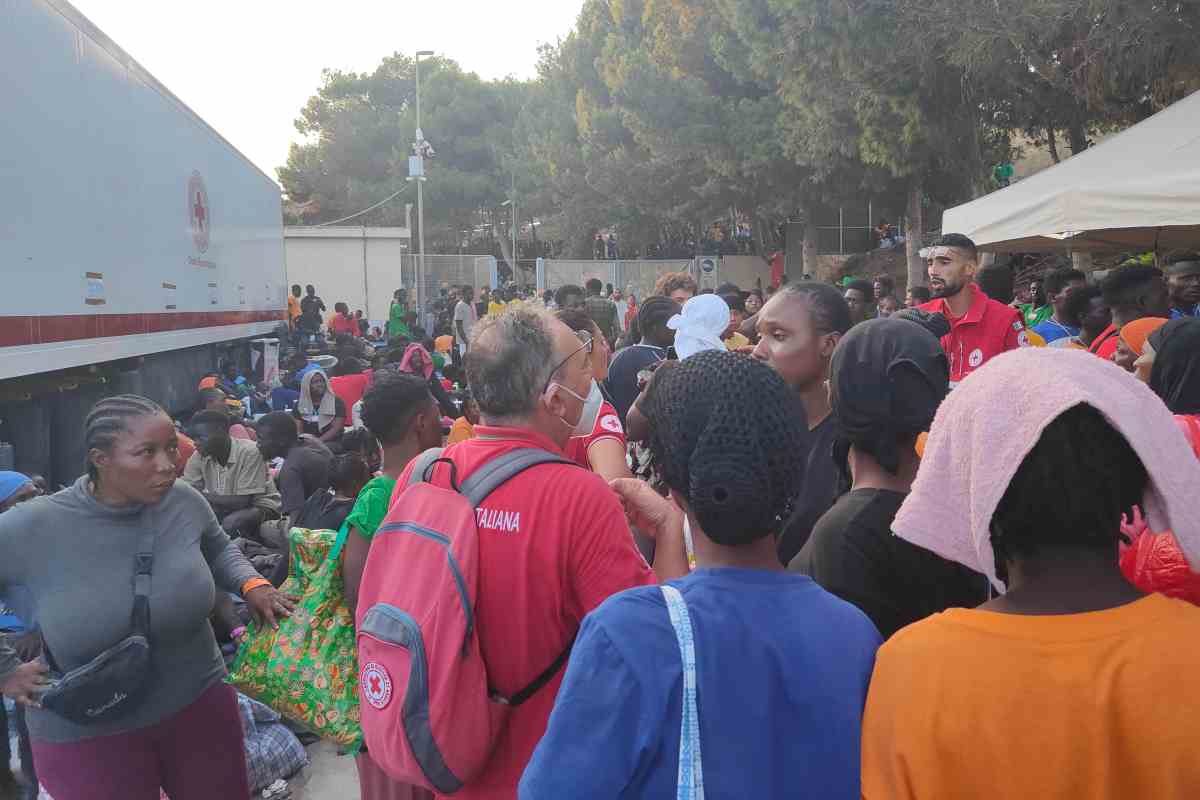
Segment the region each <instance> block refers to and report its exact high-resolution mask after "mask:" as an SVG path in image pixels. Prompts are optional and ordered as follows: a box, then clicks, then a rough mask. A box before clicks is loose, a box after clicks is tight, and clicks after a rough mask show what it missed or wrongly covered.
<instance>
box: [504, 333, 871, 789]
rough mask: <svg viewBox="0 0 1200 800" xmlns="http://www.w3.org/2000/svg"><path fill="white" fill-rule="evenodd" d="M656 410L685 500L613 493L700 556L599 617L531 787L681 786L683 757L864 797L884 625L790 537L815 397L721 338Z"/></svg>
mask: <svg viewBox="0 0 1200 800" xmlns="http://www.w3.org/2000/svg"><path fill="white" fill-rule="evenodd" d="M646 405H647V408H645V409H644V410H645V411H646V413H647V414H648V416H649V418H650V422H651V433H650V447H651V449H652V450H653V451H654V456H655V459H656V460H657V461H658V462H659V464H660V465H661V469H662V474H663V478H664V480H665V481H666V483H667V485H668V486H669V487H670V492H671V498H670V499H669V500H667V499H664V498H662V497H660V496H658V495H657V494H655V493H654V492H653V491H652V490H651V489H650V488H648V487H647V486H646V485H645V484H643V483H641V482H639V481H636V480H633V479H626V480H618V481H614V488H615V489H616V490H617V491H618V493H619V494H621V496H622V501H623V502H624V505H625V508H626V512H627V514H628V515H629V516H630V519H631V521H632V522H633V523H634V524H635V525H637V526H638V527H639V528H642V529H643V530H647V531H653V532H655V533H658V534H659V535H660V536H666V535H671V534H670V533H669V532H672V533H673V535H674V536H675V537H678V535H679V529H680V528H682V529H683V533H684V536H685V537H686V536H687V535H688V534H690V538H691V539H692V540H693V542H694V544H695V551H696V557H697V561H698V569H696V570H695V571H694V572H692V573H691V574H690V575H688V576H687V577H685V578H682V579H680V580H677V581H672V582H671V583H669V584H667V585H666V586H664V587H643V588H637V589H631V590H628V591H625V592H621V593H620V594H617V595H615V596H614V597H612V598H610V599H609V600H608V601H607V602H605V603H604V604H603V605H601V606H600V607H599V608H598V609H596V610H595V611H594V612H593V613H591V614H589V615H588V616H587V617H586V618H585V619H584V622H583V625H582V627H581V628H580V631H579V636H578V639H577V640H576V642H575V647H574V649H573V651H572V653H571V660H570V662H569V665H568V667H567V673H566V676H565V678H564V680H563V684H562V687H561V689H560V690H559V693H558V697H557V700H556V702H555V707H554V712H553V714H552V715H551V717H550V723H549V726H548V728H547V730H546V735H545V736H544V737H543V739H542V740H541V743H540V744H539V745H538V748H537V750H536V752H535V753H534V756H533V759H532V761H531V762H530V764H529V767H528V768H527V769H526V771H525V774H524V777H523V779H522V781H521V787H520V797H521V798H522V800H542V799H543V798H547V799H548V798H560V797H571V798H583V799H584V800H590V799H591V798H596V800H599V798H606V800H611V798H616V797H647V798H650V797H654V798H659V797H674V796H676V788H677V780H680V778H681V775H682V774H683V773H682V772H681V770H680V763H679V758H680V753H681V752H686V753H687V754H689V755H691V756H692V758H691V762H692V763H691V764H690V767H691V769H689V770H686V772H687V773H688V774H696V773H697V772H702V773H704V775H703V783H704V786H705V793H706V794H708V795H709V796H712V797H763V798H766V797H820V798H834V799H838V798H844V799H845V800H857V799H858V798H859V770H860V763H859V739H860V727H861V717H862V708H863V703H864V701H865V698H866V692H867V682H868V680H869V678H870V672H871V669H872V666H873V664H874V658H875V650H876V648H877V647H878V646H879V642H880V638H879V634H878V632H877V631H876V630H875V627H874V626H873V625H872V624H871V622H870V620H869V619H867V618H866V616H864V615H863V613H862V612H860V611H859V610H858V609H856V608H854V607H853V606H851V605H850V604H849V603H846V602H844V601H842V600H839V599H837V598H836V597H834V596H833V595H831V594H829V593H827V592H826V591H825V590H824V589H822V588H821V587H819V586H817V585H816V584H815V583H813V582H812V580H811V579H809V578H807V577H804V576H802V575H793V574H789V573H788V572H786V571H785V570H784V568H783V567H782V566H781V565H780V563H779V559H778V556H777V554H776V549H775V541H774V534H775V533H776V531H778V529H779V527H780V526H781V525H782V524H783V520H784V519H786V517H787V515H788V511H789V509H790V506H791V504H792V501H793V499H794V498H795V497H796V495H797V493H798V491H799V490H800V487H801V485H802V483H803V480H804V465H805V461H806V459H807V456H808V438H809V436H808V428H807V425H806V423H805V414H804V407H803V405H802V404H801V402H800V400H799V398H797V397H796V395H795V393H794V392H792V391H791V390H790V389H789V388H788V386H787V385H786V384H785V383H784V381H783V379H782V378H781V377H780V376H779V375H778V374H776V372H775V371H774V370H772V369H771V368H770V367H768V366H766V365H765V364H762V363H759V362H757V361H755V360H754V359H752V358H749V357H748V356H745V355H739V354H736V353H730V352H725V351H717V350H713V351H706V352H702V353H698V354H696V355H693V356H692V357H690V358H688V359H686V360H684V361H680V362H678V363H677V364H676V365H674V366H673V367H672V368H671V370H670V372H669V373H666V374H664V375H663V380H662V381H661V385H658V386H656V388H655V392H654V393H653V395H652V397H651V398H650V399H649V401H648V402H647V404H646ZM684 619H686V622H683V621H682V620H684ZM677 626H679V627H677ZM677 631H683V632H679V633H677ZM687 632H690V635H688V633H687ZM684 653H686V654H687V655H686V656H685V655H681V654H684ZM685 658H686V661H687V665H686V666H685ZM693 691H694V703H693V701H692V700H691V699H685V698H692V697H693ZM696 706H698V710H697V708H696ZM685 711H686V712H687V717H686V723H685V716H684V714H685ZM681 739H682V742H683V743H686V744H687V745H688V747H687V748H686V750H684V749H683V748H682V747H681ZM684 766H685V767H687V766H689V765H687V764H685V765H684Z"/></svg>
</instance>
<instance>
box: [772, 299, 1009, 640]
mask: <svg viewBox="0 0 1200 800" xmlns="http://www.w3.org/2000/svg"><path fill="white" fill-rule="evenodd" d="M949 382H950V365H949V362H948V360H947V359H946V354H945V351H944V350H942V346H941V344H940V342H939V341H938V339H937V337H936V336H935V335H934V334H932V333H930V332H929V331H928V330H926V329H925V328H924V327H922V326H921V325H920V324H918V323H915V322H910V321H908V320H905V319H874V320H868V321H866V322H862V323H859V324H858V325H856V326H855V327H854V328H851V329H850V332H849V333H847V334H846V335H845V336H843V337H842V339H841V341H840V342H838V346H837V349H836V350H834V353H833V362H832V371H831V375H830V403H831V407H832V415H833V420H834V423H835V425H836V427H837V431H838V432H837V440H836V444H835V445H834V460H835V461H836V462H838V463H839V464H841V465H842V467H843V469H844V470H847V471H848V472H849V476H850V481H851V489H850V491H849V492H848V493H847V494H844V495H842V496H841V497H839V498H838V500H837V502H836V503H834V505H833V507H832V508H830V509H829V511H827V512H825V514H824V515H823V516H822V517H821V519H820V520H819V521H818V522H817V524H816V525H815V526H814V527H813V532H812V536H811V537H809V539H808V541H807V542H805V544H804V547H803V548H801V550H800V553H799V554H798V555H797V556H796V557H795V558H794V559H792V561H791V563H790V564H789V569H791V571H793V572H799V573H802V574H805V575H808V576H809V577H811V578H812V579H813V580H815V581H816V582H817V583H819V584H820V585H821V586H822V587H823V588H825V589H826V590H827V591H830V592H832V593H833V594H835V595H837V596H838V597H840V598H842V599H843V600H846V601H847V602H850V603H853V604H854V605H856V606H858V608H859V609H861V610H862V611H863V612H864V613H865V614H866V615H867V616H868V617H870V618H871V621H872V622H874V623H875V626H876V627H877V628H878V629H879V632H880V634H882V635H883V637H884V638H887V637H890V636H891V635H892V634H894V633H895V632H896V631H897V630H899V629H900V628H902V627H904V626H905V625H909V624H911V623H913V622H916V621H917V620H920V619H924V618H925V617H927V616H929V615H930V614H936V613H937V612H939V611H943V610H945V609H946V608H950V607H954V606H966V607H972V606H975V605H978V604H979V603H981V602H983V601H984V600H986V599H987V583H986V581H985V580H984V578H983V577H982V576H981V575H979V574H978V573H976V572H973V571H971V570H969V569H966V568H964V567H962V566H960V565H958V564H954V563H952V562H949V561H946V560H945V559H943V558H941V557H939V556H936V555H934V554H933V553H931V552H929V551H928V550H925V549H923V548H921V547H917V546H916V545H914V544H911V543H909V542H906V541H904V540H903V539H899V538H897V537H895V536H893V535H892V532H891V527H892V520H893V519H894V518H895V516H896V512H897V511H899V509H900V506H901V504H902V503H903V502H904V498H905V497H906V496H907V495H908V492H909V490H910V489H911V487H912V482H913V479H914V478H915V477H916V474H917V468H918V466H919V465H920V458H919V457H918V456H917V453H916V449H915V444H916V440H917V437H918V436H919V435H921V434H922V433H923V432H925V431H927V430H928V429H929V426H930V425H931V424H932V422H933V417H934V414H935V413H936V412H937V408H938V405H939V404H941V402H942V400H943V399H944V398H945V396H946V393H947V391H948V387H949Z"/></svg>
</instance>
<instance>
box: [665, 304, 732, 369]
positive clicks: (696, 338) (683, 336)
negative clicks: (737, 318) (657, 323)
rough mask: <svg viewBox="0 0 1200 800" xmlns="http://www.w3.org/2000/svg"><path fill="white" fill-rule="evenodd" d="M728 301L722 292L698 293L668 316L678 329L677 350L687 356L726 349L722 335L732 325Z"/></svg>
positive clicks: (671, 323)
mask: <svg viewBox="0 0 1200 800" xmlns="http://www.w3.org/2000/svg"><path fill="white" fill-rule="evenodd" d="M729 319H730V313H729V305H728V304H727V303H726V302H725V300H723V299H722V298H721V297H720V295H715V294H698V295H696V296H695V297H693V298H691V299H690V300H688V301H687V302H686V303H684V304H683V310H682V311H681V312H680V313H678V314H676V315H675V316H673V317H671V318H670V319H669V320H667V327H668V328H670V329H671V330H673V331H675V352H676V353H677V354H678V355H679V358H680V359H681V360H682V359H685V358H687V357H688V356H693V355H695V354H696V353H702V352H704V351H705V350H724V349H725V342H724V341H722V339H721V336H722V334H724V333H725V329H726V328H728V327H729Z"/></svg>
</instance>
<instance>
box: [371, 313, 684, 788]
mask: <svg viewBox="0 0 1200 800" xmlns="http://www.w3.org/2000/svg"><path fill="white" fill-rule="evenodd" d="M586 347H587V345H586V343H584V342H581V341H580V339H579V337H577V336H576V335H575V333H574V331H572V330H571V329H570V328H568V327H567V326H566V325H564V324H563V323H561V322H559V321H558V320H557V319H555V318H554V317H553V316H552V315H550V314H548V313H547V312H545V311H543V310H541V309H536V308H534V307H531V306H524V307H521V308H516V309H512V310H509V311H507V312H506V313H504V314H501V315H499V316H496V317H488V318H486V319H484V320H481V321H480V322H479V325H478V327H477V328H476V330H475V331H474V335H473V336H472V338H471V342H470V348H469V350H468V351H467V356H466V370H467V381H468V383H469V384H470V387H471V393H472V394H473V395H474V396H475V399H476V401H477V402H478V403H479V410H480V413H481V415H482V423H481V424H480V425H479V426H477V428H476V432H477V434H478V435H477V436H476V437H475V438H474V439H470V440H468V441H466V442H462V443H461V444H456V445H454V446H453V447H449V448H447V449H446V450H445V452H444V453H443V454H442V457H443V458H444V459H448V460H449V461H450V462H452V463H453V464H454V465H455V471H456V474H457V476H458V479H459V481H464V480H467V479H469V478H470V477H471V475H473V474H474V473H475V472H476V470H478V469H479V468H481V467H483V466H484V465H486V464H488V463H490V462H492V461H494V460H495V459H496V458H498V457H500V456H502V455H504V454H506V453H509V452H512V451H514V450H520V449H527V448H536V449H540V450H545V451H547V452H550V453H553V454H558V455H562V453H563V448H564V447H565V446H566V444H567V441H568V440H569V439H570V437H571V432H572V431H573V430H575V428H576V426H577V425H578V424H579V421H580V418H581V417H582V416H583V413H584V405H585V401H584V400H581V399H580V398H586V397H587V394H588V391H589V390H588V387H589V385H590V384H591V382H592V380H593V377H592V373H591V369H590V365H589V362H588V358H587V355H586V353H585V350H586ZM385 463H386V459H385ZM443 466H444V465H443ZM411 470H412V465H411V464H410V465H409V467H408V468H407V469H406V470H405V473H404V474H402V475H401V476H400V479H399V480H398V481H397V495H398V497H394V498H393V503H392V508H393V509H397V508H400V507H401V505H400V504H402V503H403V494H401V492H402V490H403V488H404V487H406V486H407V484H408V480H409V477H410V476H409V474H408V473H409V472H411ZM432 479H433V480H434V482H435V483H438V484H439V485H445V482H448V481H449V470H448V469H438V470H435V471H434V474H433V476H432ZM476 517H477V520H478V523H479V525H478V527H479V535H478V547H479V561H478V564H479V573H478V581H479V583H478V598H479V602H478V605H477V606H476V612H477V623H476V624H477V626H478V630H479V637H480V646H481V649H482V654H483V658H484V661H485V662H486V664H487V669H488V679H489V683H490V684H491V685H492V686H493V687H495V691H496V692H498V693H500V694H502V695H506V696H507V695H511V694H512V693H513V692H515V691H517V690H518V689H519V688H520V687H522V686H525V685H526V684H528V683H529V681H530V678H531V676H536V675H538V674H539V673H541V672H542V671H544V670H545V669H546V665H547V664H553V663H554V662H555V659H557V658H559V656H561V655H562V653H563V652H564V650H566V649H567V648H568V647H570V644H571V642H572V641H573V640H574V638H575V635H576V633H577V632H578V628H579V624H580V622H581V621H582V620H583V617H584V616H585V615H586V614H587V613H588V612H590V611H591V610H592V609H594V608H596V607H597V606H599V605H600V603H602V602H603V601H604V600H605V599H607V598H608V597H610V596H611V595H613V594H615V593H616V592H619V591H621V590H623V589H628V588H631V587H633V586H641V585H648V584H651V583H654V582H655V572H654V571H651V569H650V567H649V566H648V565H647V564H646V561H645V560H644V559H643V558H642V556H641V555H640V554H639V553H638V551H637V549H636V548H635V547H634V543H633V536H632V534H631V532H630V530H629V525H628V523H627V522H626V520H625V515H624V514H623V513H622V507H621V502H620V501H619V500H618V497H617V494H616V493H615V492H614V491H613V490H612V489H611V488H610V487H609V486H608V485H607V484H606V483H605V482H604V480H603V479H602V478H600V477H599V476H597V475H595V474H593V473H591V472H589V471H588V470H585V469H582V468H580V467H579V466H577V465H575V464H554V463H552V464H542V465H539V466H537V467H534V468H532V469H528V470H526V471H524V472H522V473H520V474H518V475H516V476H515V477H514V478H512V479H511V480H509V481H508V482H506V483H505V484H503V485H502V486H500V487H499V488H498V489H496V490H495V491H494V492H492V494H491V495H489V496H488V498H487V499H486V500H485V501H484V502H483V505H481V506H480V507H479V508H478V509H477V512H476ZM378 552H379V551H378V550H377V549H376V550H373V551H372V553H371V556H369V557H368V562H369V561H370V558H372V557H374V556H375V553H378ZM368 568H370V564H369V563H368ZM655 569H656V570H661V571H660V572H659V573H658V574H659V576H660V577H663V578H666V579H670V578H674V577H677V576H679V575H682V574H683V573H684V572H685V571H686V562H685V560H684V555H683V545H682V541H678V540H676V541H674V542H672V543H670V544H667V543H665V542H663V541H660V542H659V543H658V551H657V554H656V559H655ZM561 681H562V672H561V671H559V672H558V673H557V674H555V676H554V677H553V678H552V679H550V681H549V682H548V683H546V684H545V685H544V686H542V687H541V689H540V690H539V691H537V692H536V693H534V694H533V695H532V696H531V697H530V698H529V699H528V700H527V701H526V702H524V703H523V704H522V705H520V706H517V707H514V708H512V709H510V711H509V714H508V716H507V719H506V720H505V721H504V722H503V726H502V729H501V730H499V731H498V733H497V739H496V747H495V750H494V751H493V753H492V755H491V758H490V759H489V762H488V765H487V766H486V767H484V769H483V771H482V772H481V773H480V774H479V776H478V777H477V778H475V779H474V780H473V781H471V782H470V783H468V784H467V785H466V786H464V787H463V789H462V790H461V791H460V792H459V793H457V794H456V795H455V797H456V798H463V799H464V800H478V798H493V797H515V796H516V792H517V782H518V780H519V779H520V777H521V773H522V771H523V770H524V769H525V765H526V764H527V763H528V761H529V758H530V756H532V755H533V750H534V747H535V746H536V745H537V742H538V740H539V739H541V737H542V734H543V733H544V732H545V730H546V722H547V720H548V719H549V717H550V711H551V709H552V708H553V706H554V697H555V695H556V694H557V692H558V687H559V684H560V683H561ZM393 708H394V709H395V712H396V713H397V714H399V713H400V711H401V709H400V705H399V704H393Z"/></svg>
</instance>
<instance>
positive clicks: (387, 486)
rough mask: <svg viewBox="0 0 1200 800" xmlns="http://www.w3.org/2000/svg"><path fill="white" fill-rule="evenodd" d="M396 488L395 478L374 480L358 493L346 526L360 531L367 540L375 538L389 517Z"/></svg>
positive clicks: (382, 477) (384, 477)
mask: <svg viewBox="0 0 1200 800" xmlns="http://www.w3.org/2000/svg"><path fill="white" fill-rule="evenodd" d="M395 488H396V479H395V478H393V477H390V476H388V475H380V476H379V477H378V478H372V479H371V482H370V483H368V484H367V485H366V486H364V487H363V488H362V491H361V492H359V493H358V499H357V500H355V501H354V508H353V509H351V511H350V516H348V517H346V524H347V525H352V526H354V527H355V528H356V529H358V532H359V534H360V535H361V536H362V537H363V538H365V539H370V538H371V537H373V536H374V535H375V531H377V530H379V526H380V525H382V524H383V518H384V517H386V516H387V512H388V504H389V503H390V502H391V500H392V490H394V489H395Z"/></svg>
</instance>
